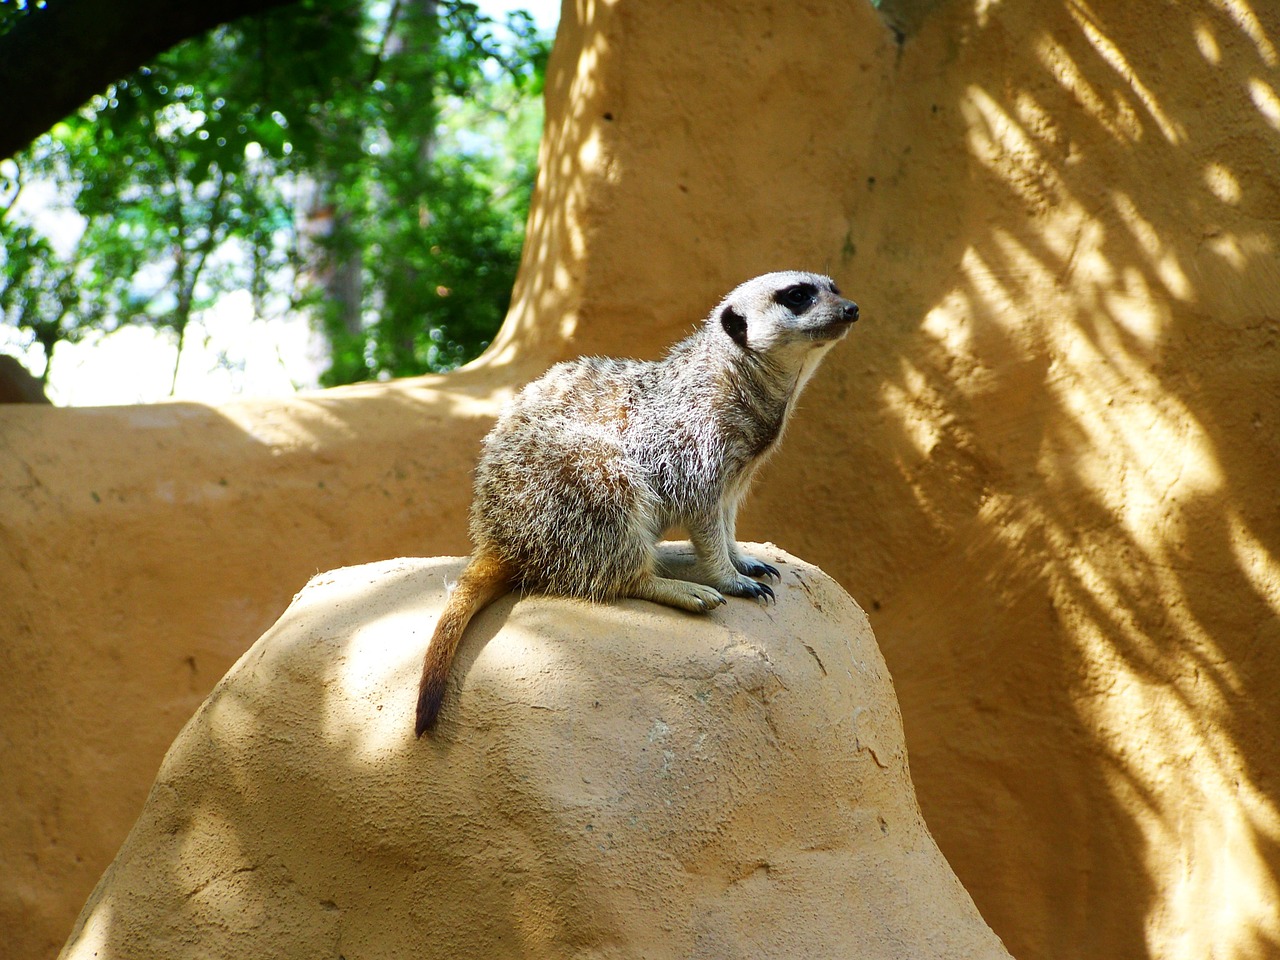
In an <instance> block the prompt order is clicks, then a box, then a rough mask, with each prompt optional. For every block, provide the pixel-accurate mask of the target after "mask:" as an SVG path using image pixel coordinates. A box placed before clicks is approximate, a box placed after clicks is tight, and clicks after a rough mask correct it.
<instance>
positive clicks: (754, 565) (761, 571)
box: [733, 554, 782, 583]
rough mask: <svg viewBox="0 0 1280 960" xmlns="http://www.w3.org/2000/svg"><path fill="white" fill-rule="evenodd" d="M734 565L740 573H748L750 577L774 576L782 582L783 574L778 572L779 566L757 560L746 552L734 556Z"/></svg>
mask: <svg viewBox="0 0 1280 960" xmlns="http://www.w3.org/2000/svg"><path fill="white" fill-rule="evenodd" d="M733 566H734V569H736V570H737V571H738V572H739V573H743V574H746V575H747V576H748V577H773V579H775V580H777V581H778V582H779V583H781V582H782V574H780V573H779V572H778V568H777V567H775V566H773V565H771V564H768V563H765V562H764V561H763V560H757V559H756V558H755V557H748V556H747V555H746V554H743V555H742V556H738V557H734V558H733Z"/></svg>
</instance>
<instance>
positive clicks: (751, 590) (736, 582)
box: [718, 571, 777, 603]
mask: <svg viewBox="0 0 1280 960" xmlns="http://www.w3.org/2000/svg"><path fill="white" fill-rule="evenodd" d="M775 572H776V571H775ZM718 586H719V587H720V589H721V591H723V592H724V593H727V594H729V595H730V596H734V597H750V598H751V599H752V600H763V601H764V602H765V603H776V602H777V600H776V598H775V597H774V595H773V588H772V587H771V586H769V585H768V584H767V583H760V582H758V581H756V580H752V579H751V578H750V577H743V576H738V577H735V578H734V579H733V580H732V581H731V582H729V583H725V584H718Z"/></svg>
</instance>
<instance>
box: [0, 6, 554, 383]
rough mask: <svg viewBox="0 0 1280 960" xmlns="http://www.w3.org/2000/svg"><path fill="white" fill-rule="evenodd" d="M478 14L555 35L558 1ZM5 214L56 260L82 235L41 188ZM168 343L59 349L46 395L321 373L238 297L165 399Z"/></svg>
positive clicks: (19, 342)
mask: <svg viewBox="0 0 1280 960" xmlns="http://www.w3.org/2000/svg"><path fill="white" fill-rule="evenodd" d="M479 6H480V10H481V12H483V13H485V14H487V15H488V16H490V17H492V18H493V19H494V20H496V21H498V22H502V21H503V20H504V19H505V17H506V15H507V13H508V12H510V11H513V10H527V11H528V12H529V13H530V14H531V15H532V16H533V19H534V22H535V23H536V24H537V26H538V29H539V30H541V31H542V32H544V33H547V34H551V33H554V31H555V28H556V24H557V23H558V22H559V18H560V4H559V2H558V0H523V2H522V0H481V2H480V4H479ZM12 215H18V216H24V217H27V218H30V219H31V220H33V221H34V222H36V223H37V224H38V225H39V227H40V229H41V231H42V232H44V233H45V234H46V235H47V236H48V237H49V238H50V240H51V241H52V242H53V244H54V245H55V247H56V248H57V249H58V250H59V252H61V253H69V252H70V250H71V249H72V247H73V246H74V245H75V242H76V239H77V238H78V237H79V235H80V233H81V231H82V230H83V229H84V222H83V220H82V219H81V218H80V216H79V215H78V214H77V213H76V212H75V211H74V210H72V209H69V208H67V207H66V205H65V204H60V203H59V201H58V198H57V197H56V196H55V193H54V191H53V189H52V188H51V187H50V186H49V185H48V184H38V183H32V184H29V185H28V186H27V187H26V188H24V190H23V194H22V197H21V198H20V201H19V205H18V207H17V208H16V209H15V210H14V211H13V214H12ZM27 339H28V337H26V336H25V335H23V334H22V333H21V332H19V331H18V330H15V329H14V328H13V327H10V326H8V325H6V324H0V353H7V354H11V355H13V356H16V357H17V358H18V359H19V360H21V361H22V363H23V365H24V366H26V368H27V369H28V370H31V371H32V372H33V373H36V374H39V373H40V372H41V371H42V370H43V369H44V366H45V358H44V351H43V349H42V348H41V347H40V346H39V345H38V344H37V345H29V344H28V343H27ZM176 349H177V340H176V337H175V336H174V335H173V334H171V333H170V332H168V331H156V330H152V329H149V328H143V327H122V328H121V329H119V330H117V331H115V332H114V333H109V334H105V335H94V336H90V337H87V338H86V339H85V340H83V341H81V342H80V343H62V344H59V345H58V347H57V350H56V356H57V362H56V363H55V364H54V365H53V370H52V373H51V375H50V379H49V384H48V387H47V391H48V394H49V397H50V399H51V400H52V401H53V402H54V403H56V404H59V405H61V406H104V405H114V404H129V403H153V402H157V401H161V400H170V399H173V400H185V401H193V402H198V403H225V402H226V401H228V400H232V399H235V398H236V397H241V396H263V397H269V396H283V395H287V394H290V393H293V392H295V391H296V390H299V389H308V388H314V387H315V386H316V384H317V382H318V378H319V376H320V372H321V371H322V370H323V368H324V363H323V356H324V346H323V344H322V343H321V342H319V340H318V338H317V337H316V335H315V333H314V332H313V331H312V330H311V328H310V325H309V324H308V323H307V322H306V320H305V319H303V318H297V317H294V318H284V319H272V320H259V319H255V317H254V314H253V306H252V302H251V299H250V297H249V295H248V293H247V292H243V291H242V292H237V293H232V294H229V295H227V296H225V297H223V298H221V299H220V300H219V301H218V302H217V303H216V304H215V305H214V306H213V307H211V308H210V309H208V310H206V311H203V312H202V313H200V314H198V315H196V317H194V318H193V319H192V322H191V324H190V325H189V326H188V328H187V339H186V343H185V345H184V347H183V351H182V358H181V362H180V364H179V367H178V373H177V380H176V385H175V386H174V390H173V393H172V396H171V395H170V389H169V388H170V384H171V383H172V382H173V380H174V377H173V363H174V358H175V356H176Z"/></svg>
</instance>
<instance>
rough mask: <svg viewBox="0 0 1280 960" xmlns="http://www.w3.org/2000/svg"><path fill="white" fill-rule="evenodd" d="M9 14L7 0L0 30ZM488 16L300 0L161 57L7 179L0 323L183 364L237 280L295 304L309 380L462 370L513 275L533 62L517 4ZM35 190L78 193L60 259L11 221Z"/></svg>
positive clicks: (527, 24) (0, 201)
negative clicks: (146, 337)
mask: <svg viewBox="0 0 1280 960" xmlns="http://www.w3.org/2000/svg"><path fill="white" fill-rule="evenodd" d="M18 15H29V14H27V13H25V11H24V10H19V9H17V8H16V7H15V5H14V4H13V3H4V2H3V0H0V31H2V30H3V29H4V28H5V23H6V18H10V19H11V18H12V17H13V16H18ZM495 26H496V25H495V24H493V23H491V22H490V21H488V20H486V19H485V18H483V17H481V16H480V15H479V14H478V12H477V10H476V8H475V6H474V5H473V4H468V3H435V2H432V0H397V2H392V3H387V2H380V0H366V2H358V0H302V2H299V3H297V4H294V5H292V6H289V7H284V8H281V9H279V10H277V11H276V12H273V13H270V14H267V15H264V16H261V17H258V18H255V19H252V20H249V21H243V22H241V23H239V24H236V25H233V26H230V27H224V28H221V29H219V30H216V31H214V32H212V33H211V34H209V35H207V36H204V37H201V38H197V39H195V40H191V41H188V42H186V43H184V44H181V45H180V46H178V47H175V48H174V49H173V50H170V51H168V52H167V53H165V54H164V55H163V56H161V57H160V58H158V59H157V61H156V62H155V63H153V64H151V65H149V66H148V67H146V68H144V69H142V70H140V71H138V72H137V73H136V74H134V75H133V76H130V77H128V78H126V79H125V80H122V81H120V82H119V83H117V84H115V85H114V86H113V87H112V88H111V89H110V90H108V91H107V92H106V93H104V94H103V95H102V96H101V97H98V98H95V100H94V101H93V103H91V104H90V105H88V106H87V107H86V108H85V109H83V110H82V111H80V112H79V113H78V114H77V115H75V116H72V117H69V118H67V119H66V120H65V121H64V122H62V123H60V124H58V125H57V126H56V127H55V128H54V129H53V130H52V131H50V132H49V133H48V134H47V135H45V136H44V137H42V138H41V139H40V140H39V141H38V142H37V143H36V144H35V145H34V146H33V147H32V148H31V149H30V150H29V151H27V152H26V153H25V154H24V155H22V156H21V157H19V158H18V160H17V163H16V164H7V165H5V166H3V167H0V174H3V175H4V176H3V177H2V178H0V241H3V253H2V254H0V266H2V267H3V273H2V274H0V313H2V316H3V319H4V321H5V322H7V323H11V324H15V325H17V326H19V327H21V328H23V329H25V330H27V331H29V332H30V334H31V336H32V337H33V338H34V339H36V340H38V341H39V342H40V343H42V344H44V345H45V348H46V356H47V357H49V356H51V355H52V349H53V345H54V344H55V343H56V342H58V341H60V340H74V339H77V338H79V337H82V336H84V335H85V334H86V333H88V332H89V331H93V330H110V329H112V328H114V327H115V326H116V325H119V324H124V323H145V324H149V325H152V326H155V327H158V328H162V329H168V330H171V331H172V332H173V334H174V336H175V339H176V341H177V345H178V349H179V351H180V350H181V345H182V338H183V336H184V334H185V331H186V328H187V325H188V324H189V322H190V321H191V318H192V316H193V315H194V314H195V313H197V312H198V311H199V310H201V309H203V308H205V307H207V306H209V305H210V304H211V303H212V302H213V301H215V300H216V299H217V298H218V297H219V296H221V295H223V294H225V293H226V292H228V291H231V290H235V289H243V288H246V287H247V288H248V289H249V290H251V291H252V293H253V295H254V303H255V306H256V307H257V309H258V310H259V313H260V315H270V314H272V313H274V312H281V313H282V312H287V311H294V310H308V311H310V312H311V314H312V315H313V316H314V317H315V319H316V322H317V324H318V325H319V327H320V328H321V329H322V330H324V331H325V333H326V334H327V336H328V339H329V342H330V344H331V347H332V366H331V368H330V370H329V371H328V372H327V373H326V374H325V375H324V378H323V379H324V382H326V383H330V384H333V383H343V382H351V381H354V380H360V379H366V378H369V377H377V376H403V375H409V374H415V373H421V372H425V371H439V370H446V369H450V368H452V367H453V366H456V365H458V364H459V363H462V362H465V361H466V360H468V359H470V358H472V357H474V356H475V355H477V354H478V353H479V352H480V350H481V349H483V347H484V346H485V345H486V344H487V341H488V339H489V337H491V336H492V334H493V332H494V331H495V330H496V328H497V326H498V324H499V323H500V321H501V318H502V316H503V314H504V313H505V310H506V307H507V300H508V298H509V296H510V290H511V286H512V283H513V281H514V276H515V268H516V265H517V262H518V258H519V251H520V246H521V243H522V239H523V238H522V232H523V225H524V219H525V216H526V214H527V210H528V202H529V194H530V190H531V185H532V181H533V175H534V153H535V150H536V133H532V134H531V131H534V130H536V127H537V126H538V125H539V123H540V115H539V113H538V110H539V107H540V105H539V102H538V101H539V98H538V96H537V95H538V94H539V93H540V92H541V82H542V73H543V69H544V66H545V58H546V53H547V41H546V39H545V38H542V37H539V36H538V35H537V34H536V31H535V30H534V28H533V26H532V22H531V20H530V19H529V18H528V17H527V15H516V16H515V17H513V19H512V21H511V23H510V24H509V25H508V27H509V29H508V31H507V34H506V37H505V38H504V39H503V40H501V41H499V39H498V38H497V35H496V31H495ZM31 181H40V182H44V183H48V182H52V183H54V184H56V185H57V186H58V188H59V190H60V191H62V193H63V194H64V195H66V196H70V197H72V198H74V203H75V208H76V210H77V211H78V213H79V215H80V216H81V217H83V220H84V230H83V233H82V234H81V235H80V238H79V240H78V242H77V243H76V244H75V246H74V248H73V249H71V250H70V251H69V252H64V253H62V254H59V252H58V251H56V250H55V248H54V244H52V243H51V242H50V240H49V239H48V238H47V237H44V236H41V235H40V234H39V233H38V232H37V231H36V230H35V229H34V228H33V227H32V226H31V224H30V223H25V222H21V221H20V218H17V217H13V216H7V215H6V214H8V213H9V212H10V209H11V208H12V207H13V201H14V200H15V199H16V197H17V196H19V195H20V194H21V191H22V189H23V188H24V186H26V185H27V184H28V183H29V182H31ZM319 214H323V216H320V215H319ZM339 276H345V277H347V278H348V279H349V280H351V281H352V282H350V283H348V285H347V289H346V292H345V295H344V296H342V297H336V296H334V291H335V290H337V289H340V288H339V287H338V285H337V284H335V283H334V282H333V281H334V279H335V278H336V277H339Z"/></svg>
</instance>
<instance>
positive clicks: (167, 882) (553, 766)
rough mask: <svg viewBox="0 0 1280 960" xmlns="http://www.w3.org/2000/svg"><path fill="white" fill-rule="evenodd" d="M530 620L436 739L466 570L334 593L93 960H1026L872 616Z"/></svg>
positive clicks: (238, 669) (493, 634)
mask: <svg viewBox="0 0 1280 960" xmlns="http://www.w3.org/2000/svg"><path fill="white" fill-rule="evenodd" d="M764 555H766V556H768V557H769V558H770V559H772V560H775V561H781V562H780V566H781V567H782V569H783V571H784V584H783V586H782V588H781V589H780V590H779V603H778V604H777V605H776V606H771V607H763V606H760V605H756V604H753V603H748V602H745V601H743V602H739V601H734V602H731V603H730V604H729V605H728V606H727V607H726V608H723V609H722V610H720V611H717V612H716V613H715V614H713V615H712V616H710V617H707V618H696V617H692V616H690V615H688V614H683V613H679V612H676V611H672V610H668V609H665V608H661V607H658V606H655V605H652V604H647V603H642V602H638V601H628V602H624V603H620V604H616V605H607V606H591V605H587V604H583V603H577V602H572V601H563V600H550V599H545V598H524V599H521V600H519V602H516V600H515V598H514V597H508V598H506V599H505V600H502V601H500V602H499V603H497V604H496V605H495V606H494V607H492V608H490V610H489V611H487V612H486V613H485V614H484V615H482V616H481V617H480V618H479V619H478V620H477V622H476V623H475V625H474V628H473V631H472V632H471V634H470V635H468V637H467V638H466V642H465V643H464V645H463V647H462V650H461V653H460V657H459V660H458V662H457V664H456V670H455V675H454V680H453V682H452V683H451V690H450V695H449V700H448V701H447V705H446V708H445V712H444V714H443V717H442V724H441V727H440V729H439V732H438V735H437V736H436V737H434V738H424V739H423V740H421V741H416V740H414V738H413V736H412V726H413V723H412V714H411V708H412V706H413V703H414V693H415V689H416V679H417V671H418V667H419V662H420V659H421V653H422V645H423V643H424V642H425V639H426V637H427V636H428V635H429V633H430V627H431V625H432V623H433V622H434V619H435V616H436V615H437V614H438V612H439V608H440V606H441V605H442V603H443V599H444V596H445V582H446V581H448V580H451V579H456V577H457V575H458V573H459V572H460V570H461V562H460V561H456V560H393V561H387V562H383V563H378V564H369V565H366V566H361V567H350V568H346V569H342V570H337V571H334V572H332V573H327V574H323V575H321V576H319V577H317V578H315V579H314V580H312V581H311V583H310V584H309V585H308V586H307V588H306V589H305V590H303V592H302V593H301V594H299V596H298V597H297V598H296V599H295V601H294V603H293V605H292V606H291V607H290V608H289V610H288V611H287V612H286V613H285V614H284V616H283V617H282V618H281V619H280V621H279V622H278V623H277V624H276V625H275V626H274V627H272V628H271V629H270V630H268V631H267V633H266V634H265V635H264V636H263V637H262V639H261V640H259V641H258V642H257V643H256V644H255V645H254V646H253V647H252V648H251V649H250V650H249V651H248V652H247V653H246V654H245V655H244V657H242V658H241V660H240V661H239V662H238V663H237V664H236V665H235V667H233V668H232V670H231V671H230V672H229V673H228V674H227V676H226V678H225V679H224V680H223V681H222V682H221V683H219V684H218V686H217V687H216V688H215V689H214V691H213V693H212V694H211V695H210V696H209V698H208V700H207V701H206V702H205V703H204V705H203V706H202V707H201V708H200V710H199V711H198V712H197V713H196V715H195V717H194V718H193V719H192V720H191V722H190V723H189V724H188V725H187V727H186V728H185V729H184V730H183V732H182V734H181V735H180V736H179V737H178V739H177V741H176V742H175V743H174V745H173V747H172V748H171V749H170V750H169V753H168V756H167V757H166V758H165V762H164V764H163V766H162V768H161V770H160V775H159V777H158V778H157V780H156V783H155V786H154V787H153V788H152V791H151V795H150V797H149V798H148V800H147V803H146V806H145V807H144V808H143V811H142V816H141V818H140V819H139V821H138V823H137V825H136V826H135V827H134V829H133V832H132V833H131V834H130V836H129V839H128V840H127V841H126V843H125V845H124V847H123V849H122V850H121V851H120V854H119V856H118V857H117V859H116V861H115V863H114V864H113V865H112V866H111V868H110V869H109V870H108V871H107V873H106V875H105V876H104V878H103V880H102V882H101V883H100V884H99V886H98V888H97V889H96V891H95V892H94V894H93V896H92V898H91V899H90V901H89V903H88V905H87V906H86V907H85V910H84V912H83V914H82V915H81V920H80V925H79V926H78V928H77V930H76V932H75V933H74V934H73V936H72V938H71V941H70V943H69V944H68V946H67V948H66V950H65V951H64V954H63V956H64V957H66V958H86V960H87V958H91V957H92V958H97V960H111V958H123V957H130V958H148V957H156V958H160V957H164V958H174V960H177V958H183V957H190V958H197V957H199V958H208V957H245V956H255V957H266V956H289V957H294V958H303V957H326V958H331V957H335V956H343V957H347V958H348V960H356V958H361V957H370V958H374V957H376V958H386V957H399V956H404V957H408V956H462V957H491V958H495V960H497V958H502V957H566V956H610V957H637V958H638V957H645V958H649V960H657V958H667V957H670V958H690V957H707V958H713V957H714V958H719V957H744V956H750V957H777V958H783V957H786V958H791V957H801V956H812V957H829V958H833V960H834V958H839V957H848V958H860V960H861V958H874V957H883V958H891V957H892V958H898V957H903V956H910V957H913V958H928V957H939V958H941V957H949V958H950V957H973V958H990V960H1000V958H1005V960H1007V957H1008V954H1007V953H1005V951H1004V949H1003V948H1002V947H1001V945H1000V943H999V940H998V939H997V938H996V937H995V935H994V934H992V933H991V931H990V930H989V929H988V928H987V926H986V925H985V924H984V923H983V922H982V920H981V918H980V917H979V916H978V912H977V910H976V909H975V908H974V906H973V903H972V901H971V900H970V899H969V897H968V895H967V894H966V893H965V892H964V890H963V888H962V887H961V886H960V883H959V881H957V880H956V878H955V875H954V874H953V873H952V872H951V870H950V868H949V867H948V866H947V864H946V861H945V860H944V859H943V857H942V855H941V853H939V851H938V848H937V846H936V845H935V844H934V842H933V840H932V838H931V837H930V836H929V833H928V831H927V829H926V828H925V825H924V822H923V820H922V819H921V817H920V813H919V809H918V808H917V806H916V802H915V794H914V791H913V788H912V785H911V780H910V775H909V773H908V771H907V756H906V750H905V747H904V744H903V739H902V729H901V720H900V717H899V713H898V708H897V704H896V700H895V697H894V693H893V684H892V683H891V681H890V679H889V675H888V673H887V671H886V670H885V666H884V661H883V660H882V659H881V657H880V653H879V651H878V649H877V647H876V644H875V639H874V637H873V636H872V633H871V628H870V626H869V624H868V623H867V619H866V616H865V615H864V614H863V613H862V611H861V610H860V609H858V607H857V606H856V605H855V604H854V603H853V602H852V601H851V600H850V599H849V597H848V596H847V595H846V594H845V593H844V591H842V590H841V589H840V587H839V586H838V585H837V584H835V583H834V582H832V581H831V580H829V579H828V578H827V577H826V576H824V575H823V574H822V573H821V572H820V571H818V570H817V569H816V568H814V567H811V566H809V565H807V564H804V563H801V562H798V561H796V560H795V559H794V558H791V557H788V556H787V555H785V554H782V553H781V552H780V551H774V550H771V549H768V548H765V553H764Z"/></svg>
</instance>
